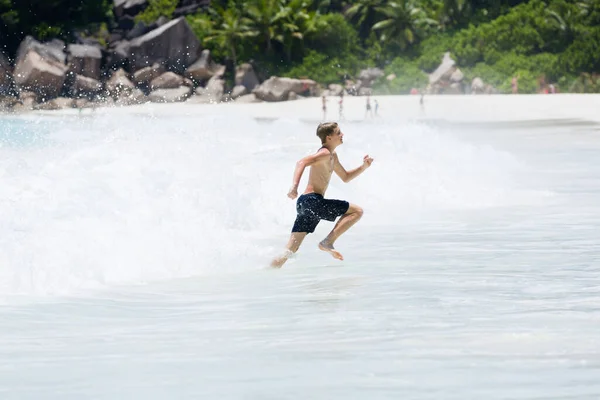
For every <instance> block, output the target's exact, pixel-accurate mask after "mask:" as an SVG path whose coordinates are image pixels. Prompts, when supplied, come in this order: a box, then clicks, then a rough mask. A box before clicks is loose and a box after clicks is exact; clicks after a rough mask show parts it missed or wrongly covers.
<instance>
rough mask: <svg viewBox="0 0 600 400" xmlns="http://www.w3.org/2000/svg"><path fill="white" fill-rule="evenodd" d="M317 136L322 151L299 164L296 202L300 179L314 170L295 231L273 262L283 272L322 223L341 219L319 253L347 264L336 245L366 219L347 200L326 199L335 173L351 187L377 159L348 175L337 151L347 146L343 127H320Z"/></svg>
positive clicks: (329, 124)
mask: <svg viewBox="0 0 600 400" xmlns="http://www.w3.org/2000/svg"><path fill="white" fill-rule="evenodd" d="M317 136H318V137H319V138H320V139H321V144H322V146H321V148H320V149H319V150H317V152H316V153H314V154H311V155H309V156H306V157H304V158H302V159H301V160H300V161H298V162H297V163H296V169H295V170H294V177H293V180H292V187H291V188H290V190H289V192H288V197H289V198H290V199H292V200H293V199H295V198H296V197H298V185H300V179H301V178H302V174H303V173H304V169H305V168H306V167H310V174H309V177H308V185H307V186H306V189H305V190H304V193H303V194H302V195H301V196H300V197H298V201H297V202H296V211H297V216H296V221H295V222H294V225H293V227H292V234H291V236H290V239H289V240H288V243H287V246H286V251H285V253H284V254H283V255H281V256H279V257H276V258H275V259H274V260H273V261H272V262H271V266H272V267H275V268H280V267H281V266H282V265H283V264H285V262H286V261H287V260H288V259H289V258H290V257H291V256H292V255H293V254H294V253H296V251H298V249H299V248H300V245H301V244H302V241H303V240H304V238H305V237H306V235H308V234H309V233H312V232H314V231H315V228H316V227H317V225H318V224H319V222H320V221H321V220H323V219H324V220H327V221H335V219H336V218H338V217H341V218H340V219H339V220H338V221H337V223H336V224H335V226H334V227H333V230H332V231H331V232H330V233H329V235H327V237H326V238H325V239H323V240H322V241H321V242H320V243H319V249H320V250H322V251H325V252H327V253H329V254H331V255H332V256H333V258H335V259H338V260H343V259H344V257H343V256H342V254H341V253H340V252H339V251H337V250H336V249H335V248H334V247H333V245H334V243H335V241H336V240H337V239H338V238H339V237H340V236H341V235H342V234H343V233H344V232H346V231H347V230H348V229H349V228H350V227H351V226H352V225H354V224H355V223H356V222H358V220H359V219H360V218H361V217H362V215H363V209H362V208H360V207H359V206H357V205H355V204H350V203H348V202H347V201H344V200H332V199H325V198H324V196H325V191H326V190H327V187H328V186H329V181H330V180H331V175H332V174H333V172H335V173H336V174H337V175H338V176H339V177H340V178H341V179H342V181H344V182H346V183H347V182H350V181H351V180H352V179H354V178H356V177H357V176H359V175H360V174H362V173H363V172H364V171H365V170H366V169H367V168H369V167H370V166H371V164H372V163H373V159H372V158H371V157H369V155H366V156H364V157H363V163H362V165H361V166H360V167H358V168H354V169H352V170H350V171H346V169H345V168H344V167H343V166H342V164H340V161H339V159H338V156H337V153H336V152H335V149H336V148H337V147H338V146H339V145H341V144H342V143H343V142H344V141H343V139H344V134H343V133H342V131H341V130H340V127H339V125H338V124H337V123H336V122H326V123H322V124H319V126H318V127H317Z"/></svg>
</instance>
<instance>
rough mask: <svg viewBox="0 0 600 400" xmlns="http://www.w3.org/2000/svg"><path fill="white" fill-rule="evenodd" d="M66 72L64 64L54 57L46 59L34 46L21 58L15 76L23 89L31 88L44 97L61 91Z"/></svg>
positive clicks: (18, 84)
mask: <svg viewBox="0 0 600 400" xmlns="http://www.w3.org/2000/svg"><path fill="white" fill-rule="evenodd" d="M66 73H67V67H66V66H65V65H64V64H61V63H59V62H57V61H56V60H54V59H52V58H49V59H45V58H43V56H42V55H40V54H38V53H37V50H35V49H34V48H32V49H31V50H29V51H28V52H27V53H26V54H25V55H21V57H20V58H19V62H18V63H17V65H16V66H15V71H14V75H13V78H14V81H15V83H16V84H17V86H18V87H19V88H20V89H21V90H23V89H24V90H31V91H34V92H36V93H38V94H39V95H40V96H42V97H46V98H52V97H56V96H58V95H59V93H60V92H61V90H62V87H63V84H64V83H65V78H66Z"/></svg>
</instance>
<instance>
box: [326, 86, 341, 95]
mask: <svg viewBox="0 0 600 400" xmlns="http://www.w3.org/2000/svg"><path fill="white" fill-rule="evenodd" d="M328 89H329V95H330V96H339V95H341V94H342V93H343V92H344V87H343V86H342V85H340V84H337V83H330V84H329V86H328Z"/></svg>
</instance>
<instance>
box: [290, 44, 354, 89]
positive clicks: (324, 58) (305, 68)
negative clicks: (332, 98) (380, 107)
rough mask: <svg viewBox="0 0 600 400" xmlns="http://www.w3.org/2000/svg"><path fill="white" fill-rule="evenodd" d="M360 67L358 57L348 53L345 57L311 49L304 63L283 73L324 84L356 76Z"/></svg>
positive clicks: (339, 81)
mask: <svg viewBox="0 0 600 400" xmlns="http://www.w3.org/2000/svg"><path fill="white" fill-rule="evenodd" d="M359 67H360V62H359V61H358V59H356V58H355V57H353V56H351V55H347V56H346V58H344V59H339V58H337V57H330V56H328V55H326V54H322V53H317V52H316V51H312V50H310V51H309V52H308V53H307V55H306V56H305V57H304V60H303V62H302V64H300V65H296V66H294V67H292V68H291V69H290V70H289V71H287V72H286V71H282V74H283V75H285V76H288V77H290V78H310V79H313V80H315V81H317V82H319V83H322V84H326V85H327V84H330V83H341V82H343V81H344V79H347V78H349V77H352V76H355V75H356V73H357V71H358V69H359Z"/></svg>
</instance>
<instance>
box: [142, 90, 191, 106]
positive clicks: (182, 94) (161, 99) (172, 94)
mask: <svg viewBox="0 0 600 400" xmlns="http://www.w3.org/2000/svg"><path fill="white" fill-rule="evenodd" d="M191 95H192V88H190V87H189V86H180V87H178V88H176V89H157V90H154V91H152V93H150V94H149V95H148V100H150V101H151V102H153V103H178V102H182V101H186V100H187V99H188V98H189V97H190V96H191Z"/></svg>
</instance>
